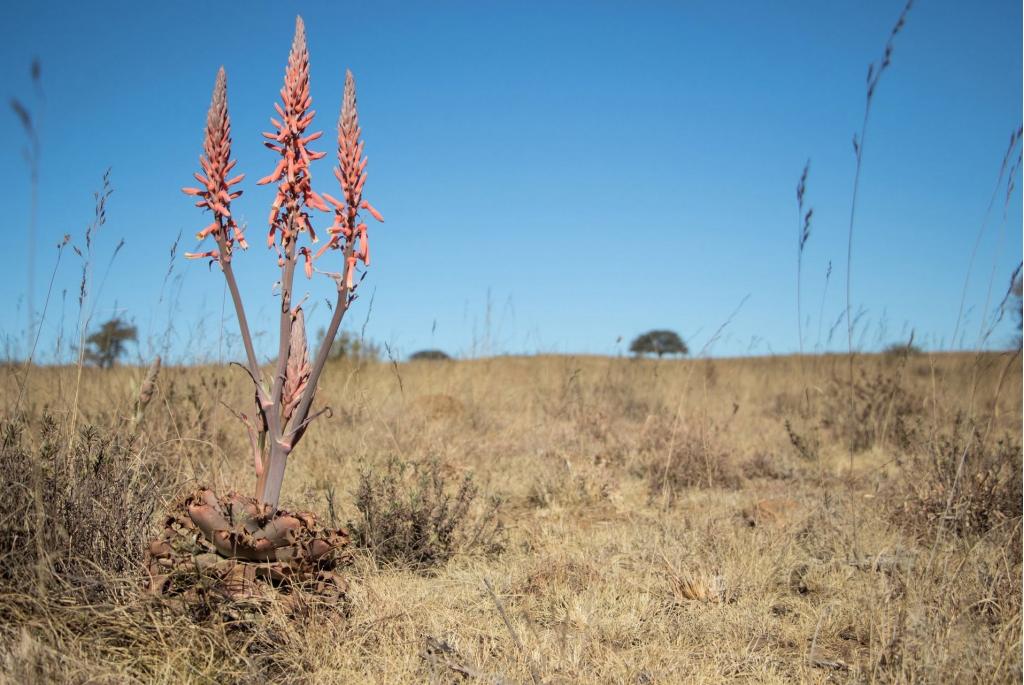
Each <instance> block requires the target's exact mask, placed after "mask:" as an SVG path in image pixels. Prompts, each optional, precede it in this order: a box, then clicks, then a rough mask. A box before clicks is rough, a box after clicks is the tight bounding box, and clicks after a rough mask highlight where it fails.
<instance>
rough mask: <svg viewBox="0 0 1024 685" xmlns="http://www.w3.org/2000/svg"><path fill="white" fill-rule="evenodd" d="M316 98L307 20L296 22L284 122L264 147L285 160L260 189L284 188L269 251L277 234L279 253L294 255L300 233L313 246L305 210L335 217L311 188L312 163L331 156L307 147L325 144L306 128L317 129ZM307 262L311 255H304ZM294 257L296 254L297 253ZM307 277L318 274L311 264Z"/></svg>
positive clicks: (280, 109) (281, 108)
mask: <svg viewBox="0 0 1024 685" xmlns="http://www.w3.org/2000/svg"><path fill="white" fill-rule="evenodd" d="M312 103H313V98H312V97H310V94H309V52H308V51H307V49H306V29H305V26H304V25H303V23H302V18H301V17H300V18H298V19H296V22H295V39H294V40H293V41H292V49H291V52H290V53H289V54H288V67H287V68H286V70H285V75H284V87H283V88H281V104H277V103H274V109H275V110H277V114H278V116H279V117H280V119H277V118H274V117H271V119H270V123H271V124H273V125H274V128H276V129H277V130H276V131H274V132H271V133H264V134H263V136H264V137H265V138H268V139H269V140H268V141H266V142H264V145H266V146H267V147H268V148H270V149H271V150H273V151H275V152H277V153H279V154H280V155H281V160H280V161H279V162H278V163H277V166H276V167H274V170H273V171H272V172H271V173H270V175H269V176H266V177H264V178H262V179H260V180H259V181H258V182H257V183H258V184H259V185H264V184H267V183H275V182H277V183H278V186H277V196H276V197H275V198H274V204H273V205H272V206H271V208H270V217H269V223H270V233H269V234H268V235H267V246H268V247H270V246H273V245H274V244H275V234H278V233H279V234H280V239H279V240H280V243H279V247H278V249H279V251H280V252H282V253H284V254H288V250H289V247H290V246H291V245H292V243H293V241H294V240H295V239H296V237H297V234H298V232H300V231H304V230H306V231H309V235H310V237H311V238H312V240H313V242H316V233H314V231H313V226H312V224H311V223H310V221H309V214H308V213H307V212H305V211H304V207H307V206H308V207H312V208H314V209H319V210H320V211H324V212H327V211H330V210H329V209H328V207H327V205H326V204H324V201H323V200H322V199H321V198H320V196H319V195H317V194H316V193H315V192H314V191H313V189H312V187H311V186H310V175H309V163H310V162H311V161H313V160H316V159H321V158H323V157H326V156H327V153H326V152H313V151H311V150H309V149H308V148H307V147H306V146H307V145H308V144H309V143H311V142H312V141H314V140H316V139H317V138H319V137H320V136H321V135H322V134H321V132H320V131H317V132H315V133H311V134H309V135H306V128H307V127H308V126H309V125H310V123H312V121H313V116H314V115H315V114H316V112H315V111H314V110H310V109H309V106H310V105H311V104H312ZM300 251H301V252H302V253H303V254H305V255H306V256H307V263H308V255H309V250H308V249H306V248H302V249H301V250H300ZM292 254H294V253H292ZM306 273H307V275H310V274H311V273H312V269H311V268H310V266H309V265H308V264H307V269H306Z"/></svg>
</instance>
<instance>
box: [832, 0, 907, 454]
mask: <svg viewBox="0 0 1024 685" xmlns="http://www.w3.org/2000/svg"><path fill="white" fill-rule="evenodd" d="M913 4H914V0H907V4H906V5H904V6H903V10H902V11H901V12H900V15H899V17H898V18H897V19H896V23H895V24H893V27H892V30H891V31H890V32H889V38H888V39H887V40H886V42H885V49H884V50H883V52H882V57H881V58H880V59H879V60H878V61H877V62H872V63H871V64H869V65H868V74H867V89H866V92H865V97H864V118H863V120H862V121H861V126H860V135H859V136H858V134H856V133H855V134H854V135H853V153H854V156H855V159H856V165H855V169H854V174H853V193H852V195H851V198H850V222H849V227H848V229H847V241H846V346H847V355H848V357H849V363H848V367H849V387H850V395H851V397H850V407H851V411H852V407H853V396H852V395H853V328H854V321H853V318H852V311H851V307H852V290H851V283H852V273H853V227H854V223H855V219H856V215H857V194H858V191H859V190H860V174H861V169H862V168H863V166H864V145H865V142H866V139H867V133H868V119H869V118H870V116H871V105H872V103H873V102H874V100H875V93H876V92H877V90H878V84H879V82H880V81H881V79H882V75H883V74H884V73H885V72H886V71H887V70H888V69H889V67H890V66H891V65H892V54H893V48H894V44H895V41H896V36H898V35H899V33H900V31H902V30H903V27H904V26H905V25H906V22H907V15H908V14H909V13H910V9H911V7H913ZM850 473H851V474H852V473H853V452H850Z"/></svg>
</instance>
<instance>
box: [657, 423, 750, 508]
mask: <svg viewBox="0 0 1024 685" xmlns="http://www.w3.org/2000/svg"><path fill="white" fill-rule="evenodd" d="M668 423H669V422H667V421H661V422H657V423H655V425H653V426H651V427H650V428H649V429H648V431H647V432H646V434H645V436H644V438H643V439H642V440H641V444H640V452H641V454H642V455H644V457H645V458H644V459H643V461H642V466H641V471H642V475H643V476H644V477H646V478H647V482H648V488H649V494H650V497H651V498H652V499H653V498H655V497H658V496H664V495H667V496H668V497H669V499H670V500H671V499H673V498H674V497H675V495H676V494H677V493H678V491H680V490H683V489H686V488H693V487H706V488H738V487H739V486H740V484H741V481H742V478H741V475H740V471H739V468H738V467H737V465H736V463H735V461H734V460H733V458H732V456H731V455H730V454H729V452H728V451H727V450H726V449H725V447H724V445H723V442H722V438H721V432H720V429H719V428H718V426H717V425H716V424H714V423H710V422H709V423H708V424H707V425H705V426H677V427H675V428H673V427H672V426H670V425H668Z"/></svg>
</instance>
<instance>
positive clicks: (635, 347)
mask: <svg viewBox="0 0 1024 685" xmlns="http://www.w3.org/2000/svg"><path fill="white" fill-rule="evenodd" d="M629 351H630V352H632V353H633V354H635V355H643V354H656V355H658V358H659V359H660V358H661V357H662V356H664V355H666V354H682V355H685V354H689V353H690V350H689V348H688V347H687V346H686V343H685V342H683V339H682V338H680V337H679V334H678V333H676V332H675V331H665V330H656V331H647V332H646V333H644V334H643V335H638V336H637V337H635V338H633V342H631V343H630V344H629Z"/></svg>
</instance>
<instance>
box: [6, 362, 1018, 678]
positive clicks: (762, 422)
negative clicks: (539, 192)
mask: <svg viewBox="0 0 1024 685" xmlns="http://www.w3.org/2000/svg"><path fill="white" fill-rule="evenodd" d="M4 373H5V374H6V379H5V382H4V387H3V390H2V401H3V406H4V416H6V417H8V418H7V419H6V420H5V421H4V424H3V426H2V429H3V434H2V440H3V443H2V444H3V451H2V453H0V468H3V480H2V485H3V490H2V493H0V497H2V501H0V516H2V518H3V521H2V522H0V554H3V560H2V564H0V673H2V678H3V679H4V680H5V681H7V682H17V683H28V682H73V683H86V682H88V683H107V682H109V683H121V682H147V683H148V682H157V683H181V682H189V683H227V682H246V683H252V682H264V681H266V682H308V683H335V682H353V683H354V682H359V683H427V682H438V683H444V682H462V681H467V682H482V683H486V682H510V683H511V682H534V681H539V682H544V683H571V682H572V683H575V682H580V683H637V684H647V683H682V682H723V681H738V682H764V683H773V682H826V681H828V682H864V681H869V682H933V683H940V682H942V683H948V682H984V683H992V682H1006V683H1009V682H1020V680H1021V572H1022V566H1021V445H1020V440H1021V394H1022V389H1021V365H1020V358H1019V356H1016V355H1012V356H1011V355H1010V354H995V353H992V354H982V355H975V354H942V355H912V356H910V357H906V358H901V357H899V356H888V357H884V356H870V357H858V358H856V359H855V360H854V371H853V378H854V387H853V389H852V392H851V388H850V385H849V373H850V371H849V366H848V359H847V357H846V356H830V357H807V358H803V359H801V358H797V357H780V358H761V359H735V360H691V361H653V360H652V361H634V360H628V359H608V358H598V357H533V358H495V359H485V360H477V361H458V362H418V363H410V364H398V365H390V364H367V365H363V366H354V365H350V364H346V363H343V362H337V363H332V365H331V366H329V367H328V369H327V371H326V373H325V381H324V382H323V383H322V390H321V393H320V394H319V395H318V401H319V402H320V403H322V404H328V405H330V406H331V407H332V409H333V415H332V416H331V417H330V418H329V419H324V420H321V421H319V422H318V423H317V424H315V425H314V426H313V428H311V430H310V431H309V433H308V436H307V437H306V439H305V440H304V441H303V443H302V445H301V447H300V448H299V450H298V451H297V452H296V453H295V454H294V455H293V457H292V463H291V464H290V465H289V470H288V474H287V476H286V479H285V487H284V492H283V496H282V501H283V503H284V504H285V505H286V506H288V507H289V508H305V509H310V510H313V511H316V512H318V513H320V514H321V515H323V516H325V517H333V518H334V520H335V521H337V523H338V524H339V525H340V524H348V523H349V522H351V523H352V525H351V526H350V527H351V529H353V530H354V531H355V532H356V534H354V538H355V539H356V542H358V543H360V544H357V545H354V546H355V547H357V549H355V552H354V563H353V564H352V566H350V567H349V568H348V569H347V570H346V576H347V577H348V578H349V581H350V591H349V598H348V602H347V604H346V605H345V606H344V607H342V608H340V609H339V608H338V607H313V608H312V609H311V610H310V611H311V613H310V614H309V615H308V616H307V617H306V618H305V619H304V620H296V619H294V618H289V617H288V616H287V615H285V613H284V612H283V610H281V608H280V607H278V606H275V605H271V606H267V605H265V604H260V605H254V606H245V605H239V604H238V603H232V602H229V601H226V600H223V599H220V598H218V597H216V596H209V597H206V598H204V599H203V600H202V601H200V602H194V603H191V604H175V603H174V602H170V601H167V600H161V599H157V598H153V597H150V596H148V595H147V594H146V593H145V591H144V590H143V589H142V582H143V573H142V570H141V568H142V567H141V560H142V550H143V546H144V543H145V541H146V540H147V538H148V537H149V536H151V535H152V534H153V532H154V530H155V529H156V527H157V525H158V524H159V521H160V516H161V514H162V513H163V512H165V511H166V510H167V508H168V506H169V505H170V503H171V502H172V501H173V500H174V499H175V498H177V497H180V496H181V495H182V494H183V493H185V492H187V491H189V490H190V489H191V488H193V487H194V486H195V485H196V484H197V483H205V484H208V485H211V486H213V487H215V488H216V489H217V490H218V491H224V490H227V489H231V488H236V489H239V490H241V491H244V492H248V491H249V490H250V489H251V488H252V483H251V482H250V481H251V475H250V474H251V471H252V466H251V464H250V463H249V460H248V458H247V457H246V455H247V454H248V448H247V445H246V442H245V440H246V438H245V433H244V430H243V429H242V426H241V424H240V423H238V422H237V421H236V419H235V418H233V416H232V414H231V412H230V411H229V409H228V408H227V407H232V408H234V409H237V410H242V411H246V410H247V409H248V405H249V403H250V402H251V395H250V392H249V390H248V388H247V386H246V382H247V381H246V378H245V376H244V374H243V373H242V372H241V371H239V370H238V369H224V368H165V369H164V370H163V372H162V373H161V376H160V379H159V384H158V390H157V393H156V395H155V397H154V400H153V402H152V403H151V404H150V406H149V407H148V409H147V412H146V415H145V418H144V421H143V423H142V424H141V425H140V426H138V427H135V426H133V424H132V421H131V418H132V417H133V416H134V413H135V410H134V403H135V399H136V397H137V394H138V388H139V384H140V382H141V380H142V376H143V374H144V370H143V369H131V368H120V369H115V370H113V371H100V370H94V369H86V370H85V371H84V374H83V378H82V381H81V392H80V396H79V400H78V410H79V412H80V418H79V419H78V421H77V428H76V429H75V434H74V435H69V434H68V429H69V426H70V421H69V413H70V412H71V411H72V407H71V399H70V398H71V397H73V394H74V386H75V375H76V369H74V368H36V369H32V370H31V371H30V372H29V373H28V387H27V390H26V393H25V398H24V399H22V401H21V406H20V408H18V409H17V411H15V404H16V402H17V398H18V395H19V386H20V382H21V379H23V378H24V375H23V370H22V369H20V368H19V369H14V368H8V369H5V370H4ZM851 397H852V400H851ZM222 402H223V404H222ZM851 455H852V457H851ZM851 466H852V471H851ZM958 467H959V468H958ZM467 474H472V480H471V481H470V482H468V483H467V482H465V481H464V478H465V476H466V475H467ZM474 495H475V496H474ZM446 497H447V498H448V499H447V500H446ZM357 504H359V506H357ZM488 585H489V586H490V588H493V592H492V591H491V590H490V589H489V587H488Z"/></svg>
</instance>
